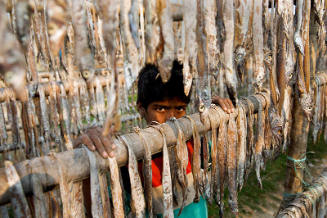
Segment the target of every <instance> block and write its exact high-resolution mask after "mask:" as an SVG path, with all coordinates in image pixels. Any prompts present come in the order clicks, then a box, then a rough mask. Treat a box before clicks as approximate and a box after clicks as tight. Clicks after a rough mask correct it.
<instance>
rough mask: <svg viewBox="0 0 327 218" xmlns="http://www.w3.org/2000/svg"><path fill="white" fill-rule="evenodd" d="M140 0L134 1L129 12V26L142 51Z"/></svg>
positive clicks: (137, 45)
mask: <svg viewBox="0 0 327 218" xmlns="http://www.w3.org/2000/svg"><path fill="white" fill-rule="evenodd" d="M140 8H141V1H140V0H132V4H131V8H130V10H129V12H128V18H129V26H130V29H131V34H132V37H133V40H134V43H135V45H136V48H137V49H140V38H139V24H140Z"/></svg>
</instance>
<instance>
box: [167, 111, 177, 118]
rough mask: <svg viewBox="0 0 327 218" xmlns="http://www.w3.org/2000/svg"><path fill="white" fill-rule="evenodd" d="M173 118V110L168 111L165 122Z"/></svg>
mask: <svg viewBox="0 0 327 218" xmlns="http://www.w3.org/2000/svg"><path fill="white" fill-rule="evenodd" d="M173 117H175V113H174V110H168V111H167V114H166V120H169V119H170V118H173Z"/></svg>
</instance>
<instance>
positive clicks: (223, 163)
mask: <svg viewBox="0 0 327 218" xmlns="http://www.w3.org/2000/svg"><path fill="white" fill-rule="evenodd" d="M226 122H227V120H226V118H225V117H222V119H221V121H220V123H219V132H218V147H217V152H218V165H219V185H220V192H219V193H220V198H219V207H220V214H221V215H223V211H224V202H223V199H224V190H225V187H224V185H225V180H226V177H225V175H226V174H227V173H226V172H227V160H226V158H227V146H228V142H227V138H226V137H227V123H226Z"/></svg>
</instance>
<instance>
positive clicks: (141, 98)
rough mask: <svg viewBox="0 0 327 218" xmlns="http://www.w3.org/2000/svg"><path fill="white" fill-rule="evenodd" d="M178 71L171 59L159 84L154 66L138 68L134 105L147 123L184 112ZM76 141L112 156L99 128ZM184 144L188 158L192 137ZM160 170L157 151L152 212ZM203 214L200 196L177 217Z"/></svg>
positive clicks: (227, 104) (228, 106) (228, 108)
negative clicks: (165, 79)
mask: <svg viewBox="0 0 327 218" xmlns="http://www.w3.org/2000/svg"><path fill="white" fill-rule="evenodd" d="M182 71H183V66H182V65H181V64H179V63H178V62H177V61H174V63H173V67H172V70H171V78H170V80H169V81H168V82H167V83H163V82H162V81H161V78H160V75H159V71H158V68H157V67H156V66H154V65H150V64H148V65H146V66H145V67H144V68H143V69H142V70H141V72H140V74H139V78H138V97H137V107H138V111H139V113H140V114H141V116H142V118H144V119H145V120H146V122H147V123H148V124H150V123H151V122H158V123H164V122H166V121H167V120H168V119H170V118H172V117H175V118H177V119H178V118H181V117H183V116H184V115H185V114H186V107H187V105H188V103H189V102H190V95H189V96H186V95H185V94H184V86H183V72H182ZM212 102H213V103H215V104H218V105H220V106H221V107H222V108H223V110H224V111H225V112H227V113H231V112H233V110H234V109H233V108H234V107H233V104H232V102H231V100H229V99H223V98H220V97H214V98H213V99H212ZM79 144H85V145H86V146H87V147H88V148H89V149H90V150H93V151H94V150H97V151H98V152H99V153H100V154H101V156H102V157H104V158H107V157H108V155H109V156H111V157H112V156H114V152H113V151H114V149H115V148H114V146H112V145H111V143H110V140H109V139H108V138H106V137H103V136H102V134H101V129H100V128H92V129H89V130H87V132H86V133H85V134H83V135H82V136H80V137H79V138H78V139H77V140H76V142H75V146H76V145H79ZM187 147H188V151H189V157H190V156H191V153H192V150H193V142H192V140H190V141H188V142H187ZM189 166H190V164H189ZM188 168H190V167H188ZM161 173H162V154H161V153H159V154H156V155H153V157H152V187H153V192H154V194H153V195H154V197H153V206H154V208H153V211H154V213H162V212H160V211H161V210H162V208H160V204H157V208H156V199H158V198H159V200H158V202H159V201H160V198H161V197H162V196H161V195H160V191H159V190H160V188H161ZM187 174H188V176H191V169H187ZM156 190H158V192H156ZM174 206H176V205H174ZM156 211H157V212H156ZM178 211H179V208H178V207H177V208H175V210H174V214H175V216H177V214H178ZM207 214H208V212H207V207H206V202H205V200H204V199H202V198H201V199H200V201H199V202H198V203H193V202H188V204H187V205H186V206H185V207H184V209H183V211H182V213H181V215H180V216H179V217H187V216H190V215H192V216H193V217H194V218H195V217H207V216H208V215H207Z"/></svg>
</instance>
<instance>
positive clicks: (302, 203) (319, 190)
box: [276, 169, 327, 218]
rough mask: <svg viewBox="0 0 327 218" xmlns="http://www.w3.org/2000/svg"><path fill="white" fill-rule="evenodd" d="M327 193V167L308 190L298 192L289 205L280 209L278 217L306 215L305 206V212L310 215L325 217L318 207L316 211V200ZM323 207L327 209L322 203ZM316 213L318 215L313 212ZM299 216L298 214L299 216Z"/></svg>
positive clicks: (286, 217)
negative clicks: (320, 214)
mask: <svg viewBox="0 0 327 218" xmlns="http://www.w3.org/2000/svg"><path fill="white" fill-rule="evenodd" d="M326 194H327V169H325V170H324V171H323V172H322V174H321V175H320V176H319V177H318V178H317V179H316V180H315V182H313V183H312V185H311V186H310V187H308V188H307V191H305V192H302V193H298V194H297V195H298V196H297V197H296V198H295V199H294V200H293V201H291V202H289V203H288V206H287V207H286V208H285V209H284V210H282V211H280V212H279V213H278V215H277V216H276V217H277V218H288V217H293V216H292V215H293V214H294V215H296V214H300V215H302V216H301V217H306V216H305V214H304V213H303V212H304V211H303V209H304V208H305V210H306V211H305V212H306V213H307V214H308V215H309V217H324V215H325V214H322V215H323V216H318V214H319V213H320V211H319V209H320V207H318V211H315V210H316V209H317V208H316V207H315V202H317V201H318V200H319V199H320V198H321V197H323V198H324V197H325V195H326ZM321 208H322V209H325V205H321ZM313 213H315V214H316V216H313V215H312V214H313ZM297 217H298V216H297Z"/></svg>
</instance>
